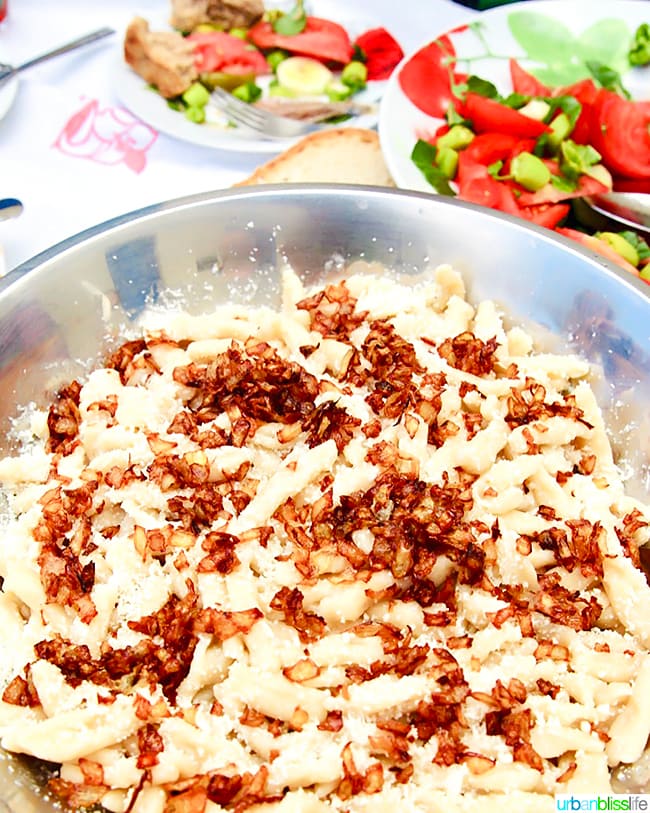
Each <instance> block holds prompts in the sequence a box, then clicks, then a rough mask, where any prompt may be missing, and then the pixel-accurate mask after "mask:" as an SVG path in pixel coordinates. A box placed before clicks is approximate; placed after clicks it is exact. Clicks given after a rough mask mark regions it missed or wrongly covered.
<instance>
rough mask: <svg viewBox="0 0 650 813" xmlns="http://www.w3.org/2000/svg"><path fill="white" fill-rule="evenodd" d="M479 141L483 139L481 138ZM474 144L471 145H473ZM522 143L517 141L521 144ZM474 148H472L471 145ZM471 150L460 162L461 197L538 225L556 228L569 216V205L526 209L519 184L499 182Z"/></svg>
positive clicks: (461, 156)
mask: <svg viewBox="0 0 650 813" xmlns="http://www.w3.org/2000/svg"><path fill="white" fill-rule="evenodd" d="M479 138H480V136H479ZM473 143H474V142H472V144H473ZM519 143H521V142H517V144H519ZM470 146H471V145H470ZM468 150H469V147H468V148H467V149H466V150H463V151H462V152H461V153H460V156H459V161H458V175H457V176H456V181H457V182H458V197H459V198H460V199H461V200H467V201H469V202H471V203H478V204H479V205H480V206H487V207H488V208H490V209H498V210H499V211H501V212H506V213H507V214H510V215H515V216H516V217H521V218H523V219H524V220H529V221H530V222H531V223H536V224H537V225H538V226H544V227H545V228H547V229H554V228H555V227H556V226H557V225H558V223H560V222H561V221H562V220H563V219H564V218H565V217H566V216H567V215H568V214H569V209H570V206H569V204H568V203H541V204H537V205H534V206H524V205H522V204H521V198H520V197H517V195H516V194H515V191H517V193H518V191H519V190H518V189H517V188H516V185H514V184H513V183H512V182H510V181H500V180H497V179H496V178H494V177H492V175H490V173H489V172H488V169H487V166H486V165H485V164H481V163H478V162H476V161H474V160H473V159H472V157H471V155H469V154H468Z"/></svg>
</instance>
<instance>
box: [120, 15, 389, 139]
mask: <svg viewBox="0 0 650 813" xmlns="http://www.w3.org/2000/svg"><path fill="white" fill-rule="evenodd" d="M275 5H276V6H277V5H279V4H277V3H276V4H275ZM328 9H329V11H328ZM310 13H311V14H313V15H315V16H318V17H324V18H325V19H330V20H334V21H335V22H337V23H339V24H340V25H342V26H343V27H344V28H345V29H346V31H347V32H348V34H349V35H350V38H351V39H354V38H355V37H357V36H358V35H359V34H361V33H363V32H364V31H367V30H368V29H370V28H376V27H377V26H378V25H379V23H377V21H376V20H367V19H361V18H358V17H354V18H352V17H349V18H348V17H346V16H344V15H343V14H341V9H340V8H339V7H338V6H337V3H336V2H335V0H334V2H328V1H327V0H321V2H315V3H312V4H311V6H310ZM142 16H143V17H145V18H146V19H148V20H149V25H150V28H151V30H152V31H164V30H169V25H168V24H167V23H166V22H165V21H160V20H153V19H152V18H151V17H149V18H147V15H146V14H142ZM123 41H124V36H122V37H121V41H120V45H119V52H120V53H119V55H118V56H117V57H116V62H115V65H114V66H113V87H114V89H115V93H116V95H117V96H118V98H119V99H120V101H121V103H122V104H123V105H124V106H125V107H127V108H128V109H129V110H130V111H131V112H132V113H133V114H134V115H135V116H137V117H138V118H139V119H141V120H142V121H144V122H146V123H147V124H149V125H150V126H151V127H153V128H155V129H156V130H158V131H160V132H162V133H165V134H166V135H169V136H172V137H174V138H178V139H180V140H181V141H186V142H189V143H192V144H198V145H201V146H204V147H213V148H215V149H219V150H230V151H233V152H247V153H279V152H282V151H283V150H285V149H286V148H287V147H289V146H290V145H291V144H293V143H294V142H295V141H297V139H296V138H290V139H277V138H276V139H265V138H261V137H260V136H258V135H256V134H254V133H250V132H247V131H246V129H245V128H239V127H232V126H230V127H227V126H226V124H225V123H224V124H223V125H219V124H208V123H206V124H195V123H194V122H191V121H188V120H187V119H186V118H185V116H184V115H183V113H180V112H178V111H176V110H171V109H170V108H169V107H168V106H167V103H166V102H165V99H163V98H162V96H160V95H159V94H158V93H156V92H155V91H153V90H151V88H150V87H149V86H148V85H147V83H146V82H145V81H144V80H143V79H142V78H141V77H140V76H138V74H137V73H135V71H133V70H131V68H130V67H129V66H128V65H127V64H126V62H124V59H123V56H122V42H123ZM261 79H262V77H260V82H259V84H260V85H262V81H261ZM386 84H387V83H386V82H370V83H369V84H368V87H367V88H366V90H364V91H362V92H361V93H358V94H356V95H355V96H354V100H355V102H359V104H363V105H368V107H369V108H370V110H369V112H368V113H367V114H364V115H363V116H356V117H355V118H353V119H350V120H349V121H346V122H342V123H340V124H337V125H331V126H332V127H333V128H334V127H337V128H338V127H368V128H372V127H376V126H377V119H378V112H379V102H380V99H381V96H382V94H383V91H384V89H385V86H386Z"/></svg>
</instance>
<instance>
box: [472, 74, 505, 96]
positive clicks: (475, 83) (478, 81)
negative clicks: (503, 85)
mask: <svg viewBox="0 0 650 813" xmlns="http://www.w3.org/2000/svg"><path fill="white" fill-rule="evenodd" d="M467 90H468V91H469V92H470V93H476V94H478V95H479V96H484V97H485V98H486V99H500V98H501V97H500V95H499V91H498V90H497V88H496V85H493V84H492V82H488V80H487V79H482V78H481V77H480V76H474V75H472V76H468V77H467Z"/></svg>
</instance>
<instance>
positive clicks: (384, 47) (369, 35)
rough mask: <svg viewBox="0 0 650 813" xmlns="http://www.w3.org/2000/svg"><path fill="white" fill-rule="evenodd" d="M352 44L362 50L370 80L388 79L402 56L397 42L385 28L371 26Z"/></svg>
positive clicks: (402, 52) (402, 53)
mask: <svg viewBox="0 0 650 813" xmlns="http://www.w3.org/2000/svg"><path fill="white" fill-rule="evenodd" d="M354 44H355V45H356V46H357V47H358V48H360V49H361V51H362V52H363V55H364V57H365V60H366V68H367V69H368V79H370V80H374V79H388V77H389V76H390V75H391V73H392V72H393V70H394V69H395V68H396V67H397V65H399V63H400V62H401V61H402V59H403V57H404V51H402V48H401V46H400V44H399V42H397V40H396V39H395V37H393V35H392V34H389V32H388V31H386V29H385V28H371V29H370V31H366V32H365V33H363V34H361V36H359V37H357V38H356V40H355V42H354Z"/></svg>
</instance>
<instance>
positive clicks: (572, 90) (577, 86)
mask: <svg viewBox="0 0 650 813" xmlns="http://www.w3.org/2000/svg"><path fill="white" fill-rule="evenodd" d="M597 95H598V88H597V87H596V85H595V83H594V80H593V79H581V80H580V81H579V82H574V83H573V84H572V85H567V86H566V87H561V88H555V90H554V91H553V96H555V97H558V96H573V97H574V99H577V100H578V101H579V102H580V104H581V105H582V110H581V112H580V115H579V116H578V120H577V121H576V123H575V126H574V128H573V130H572V132H571V135H570V136H569V138H570V139H571V140H572V141H575V142H576V144H591V105H592V104H593V103H594V101H595V99H596V96H597Z"/></svg>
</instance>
